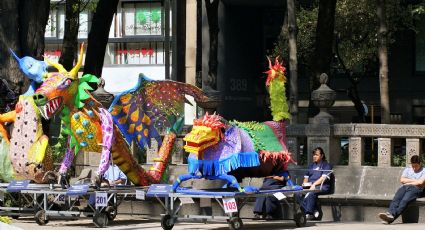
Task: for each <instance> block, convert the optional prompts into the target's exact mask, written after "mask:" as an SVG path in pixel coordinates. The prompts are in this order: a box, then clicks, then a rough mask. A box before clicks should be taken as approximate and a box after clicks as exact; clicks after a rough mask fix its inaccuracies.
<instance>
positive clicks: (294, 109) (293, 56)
mask: <svg viewBox="0 0 425 230" xmlns="http://www.w3.org/2000/svg"><path fill="white" fill-rule="evenodd" d="M287 5H288V42H289V45H288V46H289V76H290V88H289V90H290V91H289V109H290V113H291V124H297V123H298V68H297V65H298V60H297V25H296V20H295V6H294V0H287Z"/></svg>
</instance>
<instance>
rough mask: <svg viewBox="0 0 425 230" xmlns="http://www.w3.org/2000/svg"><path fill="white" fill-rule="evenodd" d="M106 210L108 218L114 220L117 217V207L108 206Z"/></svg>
mask: <svg viewBox="0 0 425 230" xmlns="http://www.w3.org/2000/svg"><path fill="white" fill-rule="evenodd" d="M105 212H106V215H107V216H108V219H109V220H111V221H112V220H114V219H115V217H117V210H115V208H114V207H112V206H108V207H106V210H105Z"/></svg>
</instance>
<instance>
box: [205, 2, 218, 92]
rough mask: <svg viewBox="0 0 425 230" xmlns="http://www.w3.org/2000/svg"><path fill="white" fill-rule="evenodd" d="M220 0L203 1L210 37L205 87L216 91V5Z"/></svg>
mask: <svg viewBox="0 0 425 230" xmlns="http://www.w3.org/2000/svg"><path fill="white" fill-rule="evenodd" d="M219 3H220V0H212V1H211V0H205V8H206V11H207V18H208V27H209V35H210V53H209V60H208V68H209V69H208V77H207V79H206V82H204V83H205V86H206V87H207V88H212V89H214V90H217V69H218V33H219V31H220V29H219V27H218V5H219Z"/></svg>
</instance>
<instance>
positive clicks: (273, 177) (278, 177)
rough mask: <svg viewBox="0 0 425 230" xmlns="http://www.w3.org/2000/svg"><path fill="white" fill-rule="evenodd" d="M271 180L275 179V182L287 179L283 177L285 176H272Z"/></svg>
mask: <svg viewBox="0 0 425 230" xmlns="http://www.w3.org/2000/svg"><path fill="white" fill-rule="evenodd" d="M271 178H272V179H274V180H278V181H284V180H285V177H283V176H272V177H271Z"/></svg>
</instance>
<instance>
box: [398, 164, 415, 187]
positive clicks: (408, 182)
mask: <svg viewBox="0 0 425 230" xmlns="http://www.w3.org/2000/svg"><path fill="white" fill-rule="evenodd" d="M409 170H410V169H409V168H405V169H404V170H403V173H402V174H401V177H400V183H402V184H405V185H412V183H415V182H416V180H415V179H411V178H409Z"/></svg>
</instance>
